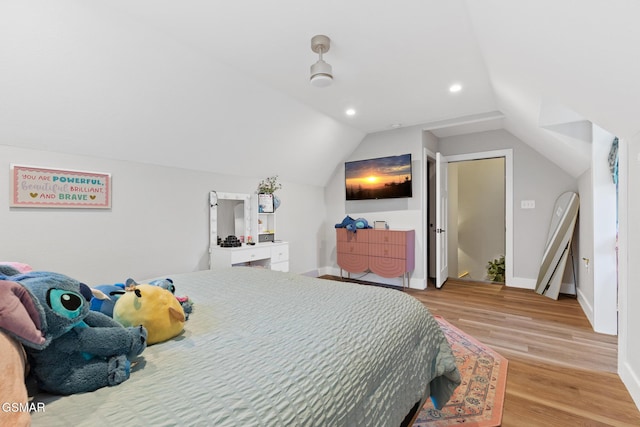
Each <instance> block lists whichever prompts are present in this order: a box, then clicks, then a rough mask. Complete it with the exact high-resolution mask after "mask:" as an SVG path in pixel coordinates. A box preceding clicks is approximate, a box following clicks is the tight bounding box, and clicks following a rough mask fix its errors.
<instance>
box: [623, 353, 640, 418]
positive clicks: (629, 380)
mask: <svg viewBox="0 0 640 427" xmlns="http://www.w3.org/2000/svg"><path fill="white" fill-rule="evenodd" d="M618 375H620V379H621V380H622V382H623V383H624V385H625V387H627V390H628V391H629V394H630V395H631V398H632V399H633V401H634V402H635V404H636V406H637V407H638V409H640V378H638V375H636V374H635V372H633V370H632V369H631V367H630V366H629V364H628V363H627V362H626V361H624V362H622V363H620V362H619V366H618Z"/></svg>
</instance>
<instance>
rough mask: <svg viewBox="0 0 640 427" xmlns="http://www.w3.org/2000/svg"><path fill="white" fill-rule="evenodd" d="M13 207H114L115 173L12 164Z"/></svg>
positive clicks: (11, 204)
mask: <svg viewBox="0 0 640 427" xmlns="http://www.w3.org/2000/svg"><path fill="white" fill-rule="evenodd" d="M10 197H11V201H10V206H13V207H29V208H39V207H42V208H97V209H100V208H102V209H108V208H110V207H111V174H108V173H100V172H85V171H76V170H67V169H50V168H40V167H34V166H21V165H13V164H12V165H11V195H10Z"/></svg>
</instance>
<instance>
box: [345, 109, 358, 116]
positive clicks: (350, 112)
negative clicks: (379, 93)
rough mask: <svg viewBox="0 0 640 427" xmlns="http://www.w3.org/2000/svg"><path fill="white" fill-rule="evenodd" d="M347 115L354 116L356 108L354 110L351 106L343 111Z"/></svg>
mask: <svg viewBox="0 0 640 427" xmlns="http://www.w3.org/2000/svg"><path fill="white" fill-rule="evenodd" d="M344 113H345V114H346V115H347V116H355V115H356V110H354V109H353V108H349V109H348V110H347V111H345V112H344Z"/></svg>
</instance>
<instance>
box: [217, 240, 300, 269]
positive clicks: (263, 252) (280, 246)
mask: <svg viewBox="0 0 640 427" xmlns="http://www.w3.org/2000/svg"><path fill="white" fill-rule="evenodd" d="M210 257H211V258H210V261H209V265H210V266H211V267H229V266H232V265H263V266H265V267H268V268H270V269H271V270H278V271H289V243H288V242H273V243H272V242H264V243H256V244H255V245H245V244H243V245H242V246H239V247H236V248H223V247H220V246H215V247H214V248H212V249H211V255H210Z"/></svg>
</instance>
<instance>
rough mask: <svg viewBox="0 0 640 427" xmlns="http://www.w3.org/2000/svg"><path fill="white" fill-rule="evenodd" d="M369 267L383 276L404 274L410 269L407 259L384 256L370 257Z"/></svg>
mask: <svg viewBox="0 0 640 427" xmlns="http://www.w3.org/2000/svg"><path fill="white" fill-rule="evenodd" d="M369 269H371V271H373V272H374V273H375V274H377V275H378V276H382V277H397V276H402V275H403V274H404V273H405V272H406V271H409V270H407V265H406V262H405V260H403V259H397V258H383V257H371V258H369Z"/></svg>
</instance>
